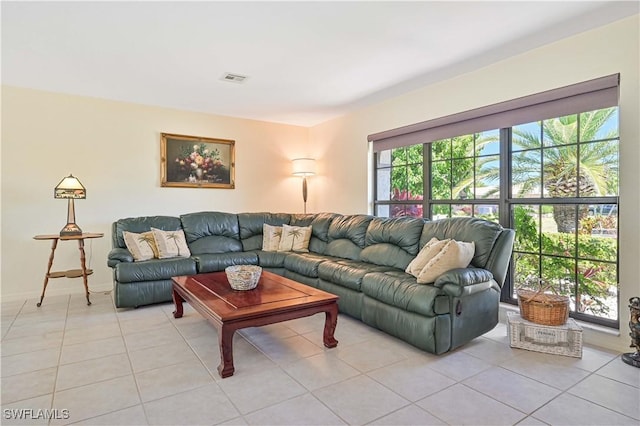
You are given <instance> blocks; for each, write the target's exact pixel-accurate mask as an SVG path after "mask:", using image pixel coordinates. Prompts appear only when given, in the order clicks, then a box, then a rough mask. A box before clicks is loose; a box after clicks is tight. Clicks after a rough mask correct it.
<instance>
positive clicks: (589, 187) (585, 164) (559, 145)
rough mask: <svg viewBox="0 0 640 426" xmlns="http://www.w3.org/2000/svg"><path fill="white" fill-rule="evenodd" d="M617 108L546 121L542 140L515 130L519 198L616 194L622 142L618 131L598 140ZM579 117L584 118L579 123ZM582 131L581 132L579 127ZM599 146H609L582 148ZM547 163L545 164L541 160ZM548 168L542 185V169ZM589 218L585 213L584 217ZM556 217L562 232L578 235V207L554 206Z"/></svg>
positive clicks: (514, 171) (514, 174) (582, 209)
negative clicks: (543, 194)
mask: <svg viewBox="0 0 640 426" xmlns="http://www.w3.org/2000/svg"><path fill="white" fill-rule="evenodd" d="M614 113H615V108H608V109H601V110H596V111H590V112H586V113H582V114H579V115H576V114H574V115H569V116H566V117H559V118H554V119H551V120H545V121H544V122H543V123H544V124H543V128H542V135H543V142H542V143H541V141H540V134H536V133H532V132H528V131H526V130H522V129H520V128H518V127H515V128H514V130H513V146H514V151H515V150H519V151H521V152H515V153H514V161H513V166H512V167H513V169H512V173H513V182H514V184H516V185H517V186H519V191H518V195H521V196H522V195H524V194H527V193H529V192H530V191H532V190H534V189H535V188H540V186H541V185H542V188H544V190H545V191H546V193H547V194H548V196H550V197H552V198H566V197H593V196H604V195H607V194H611V193H615V192H616V188H617V184H618V180H617V176H618V161H617V152H618V146H617V143H611V142H610V141H606V140H610V139H614V138H616V137H617V132H616V131H615V130H612V131H610V132H609V133H608V134H606V135H604V136H598V135H599V133H600V132H601V130H602V127H603V126H604V124H605V123H606V122H607V120H608V119H609V118H610V117H611V116H612V115H613V114H614ZM578 117H579V118H578ZM578 126H579V127H578ZM578 135H579V138H580V142H583V141H584V142H588V141H594V140H596V139H598V140H605V142H594V143H580V144H579V146H578V145H577V142H578ZM541 157H542V158H541ZM541 164H542V183H541V181H540V167H541ZM586 214H587V207H586V206H584V207H581V210H580V212H579V217H583V216H585V215H586ZM553 216H554V219H555V222H556V224H557V226H558V232H562V233H568V232H574V231H575V226H576V211H575V207H574V206H569V205H554V206H553Z"/></svg>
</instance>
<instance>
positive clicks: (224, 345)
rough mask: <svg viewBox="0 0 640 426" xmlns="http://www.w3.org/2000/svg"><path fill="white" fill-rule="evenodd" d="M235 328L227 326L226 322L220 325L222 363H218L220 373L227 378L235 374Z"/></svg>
mask: <svg viewBox="0 0 640 426" xmlns="http://www.w3.org/2000/svg"><path fill="white" fill-rule="evenodd" d="M234 332H235V329H233V328H231V327H225V326H224V324H223V325H222V326H221V327H218V344H219V345H220V365H218V374H220V377H222V378H225V377H229V376H233V372H234V371H235V368H234V367H233V333H234Z"/></svg>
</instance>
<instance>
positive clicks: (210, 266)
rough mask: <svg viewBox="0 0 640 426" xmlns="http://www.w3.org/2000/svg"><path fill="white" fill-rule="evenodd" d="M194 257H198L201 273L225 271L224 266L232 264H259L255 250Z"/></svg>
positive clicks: (196, 257)
mask: <svg viewBox="0 0 640 426" xmlns="http://www.w3.org/2000/svg"><path fill="white" fill-rule="evenodd" d="M193 258H194V259H196V262H197V267H198V273H199V274H203V273H207V272H218V271H224V268H226V267H227V266H232V265H257V264H258V255H257V254H256V253H255V252H248V253H245V252H238V253H213V254H199V255H196V256H193Z"/></svg>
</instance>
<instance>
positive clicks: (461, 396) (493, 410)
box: [416, 384, 526, 425]
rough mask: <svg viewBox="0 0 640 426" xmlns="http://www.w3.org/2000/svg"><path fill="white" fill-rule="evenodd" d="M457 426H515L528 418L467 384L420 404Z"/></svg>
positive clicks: (419, 404) (454, 387)
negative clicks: (514, 425) (463, 425)
mask: <svg viewBox="0 0 640 426" xmlns="http://www.w3.org/2000/svg"><path fill="white" fill-rule="evenodd" d="M416 404H417V405H418V406H420V407H422V408H423V409H425V410H427V411H428V412H429V413H431V414H433V415H434V416H436V417H437V418H439V419H442V420H444V421H445V422H446V423H449V424H453V425H461V424H467V425H478V424H484V425H513V424H516V423H518V422H519V421H520V420H522V419H524V418H525V417H526V415H525V414H524V413H522V412H520V411H517V410H514V409H513V408H511V407H509V406H507V405H505V404H502V403H500V402H498V401H496V400H494V399H492V398H489V397H488V396H486V395H483V394H482V393H480V392H477V391H475V390H473V389H470V388H468V387H466V386H464V385H461V384H456V385H454V386H451V387H449V388H447V389H445V390H443V391H441V392H438V393H436V394H434V395H431V396H428V397H426V398H424V399H422V400H420V401H418V402H417V403H416Z"/></svg>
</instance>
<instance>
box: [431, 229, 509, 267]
mask: <svg viewBox="0 0 640 426" xmlns="http://www.w3.org/2000/svg"><path fill="white" fill-rule="evenodd" d="M502 232H503V228H502V226H500V225H499V224H497V223H494V222H489V221H487V220H484V219H480V218H477V217H456V218H451V219H440V220H434V221H432V222H426V223H425V224H424V228H423V229H422V236H421V237H420V247H421V248H422V247H423V246H424V245H425V244H427V242H429V240H430V239H431V238H433V237H436V238H437V239H439V240H444V239H446V238H451V239H454V240H457V241H466V242H471V241H473V242H474V243H475V254H474V256H473V259H472V260H471V265H473V266H475V267H478V268H484V267H485V266H486V264H487V261H488V260H489V256H490V255H491V251H492V250H493V247H494V245H495V243H496V240H497V239H498V237H499V236H500V234H501V233H502Z"/></svg>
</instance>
